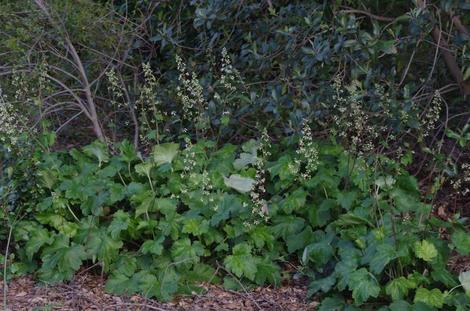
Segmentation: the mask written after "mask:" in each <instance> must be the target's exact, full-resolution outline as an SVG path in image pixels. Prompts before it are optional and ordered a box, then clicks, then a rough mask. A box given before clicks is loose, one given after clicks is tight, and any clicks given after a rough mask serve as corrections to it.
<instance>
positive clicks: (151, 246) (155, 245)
mask: <svg viewBox="0 0 470 311" xmlns="http://www.w3.org/2000/svg"><path fill="white" fill-rule="evenodd" d="M163 241H165V237H164V236H162V237H159V238H158V239H156V240H147V241H145V242H144V243H143V244H142V246H141V247H140V251H141V252H142V254H153V255H157V256H158V255H161V254H162V252H163Z"/></svg>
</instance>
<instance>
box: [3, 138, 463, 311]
mask: <svg viewBox="0 0 470 311" xmlns="http://www.w3.org/2000/svg"><path fill="white" fill-rule="evenodd" d="M305 146H308V149H309V153H308V154H307V153H305V150H306V148H305ZM35 157H36V158H34V161H35V168H36V173H34V174H33V175H30V176H28V179H30V180H34V182H33V183H32V186H31V187H30V188H29V191H31V195H30V198H29V199H28V202H29V206H28V207H26V209H25V210H23V211H15V213H16V214H18V213H20V214H21V217H19V218H18V219H16V221H15V223H14V226H13V227H12V229H13V237H14V240H15V249H14V254H15V255H11V256H10V258H9V260H12V264H11V265H9V273H13V274H22V273H27V272H33V273H35V274H36V275H37V276H38V278H39V279H40V280H42V281H44V282H48V283H49V282H52V283H54V282H61V281H65V280H70V279H72V278H73V276H74V273H75V272H76V271H77V270H78V269H79V268H80V267H81V266H82V265H88V266H90V265H92V264H97V266H98V267H100V268H101V270H102V272H105V273H106V274H107V275H108V280H107V283H106V288H107V290H109V291H110V292H114V293H120V294H133V293H140V294H143V295H145V296H147V297H155V298H158V299H161V300H168V299H171V298H172V297H173V296H174V295H175V294H181V293H186V294H190V293H193V292H195V291H196V292H197V291H198V290H201V289H198V285H199V284H200V282H213V283H221V284H223V285H224V286H225V287H226V288H229V289H239V288H241V287H245V288H249V287H251V286H255V285H263V284H272V285H275V286H276V285H277V286H278V285H280V284H281V283H282V282H285V281H289V280H290V279H291V278H292V277H300V276H306V277H308V280H309V295H310V296H312V297H321V300H322V305H321V308H320V310H343V309H345V310H346V309H347V310H354V309H360V310H365V309H377V308H379V307H381V306H382V307H384V309H382V310H406V309H407V308H408V309H410V310H432V307H435V308H444V309H449V310H455V308H457V309H459V310H465V309H466V306H467V305H468V303H469V299H470V298H469V297H468V296H466V295H465V293H464V292H465V290H462V289H461V288H459V287H460V285H459V284H460V282H462V285H463V288H464V289H469V285H468V282H469V280H468V276H467V275H466V274H461V276H460V282H459V281H458V279H457V276H455V275H453V274H452V273H450V272H449V271H448V269H447V259H448V257H449V256H450V254H451V253H452V252H455V251H457V252H460V253H462V254H468V253H470V235H469V234H468V233H466V232H465V231H464V227H463V226H462V224H461V222H460V220H459V219H457V218H455V219H451V220H448V221H442V220H440V219H438V218H436V217H434V216H431V205H429V204H425V203H422V202H421V199H420V192H419V189H418V186H417V182H416V179H415V178H414V177H412V176H410V175H409V174H408V173H407V172H406V170H404V169H403V168H402V165H401V164H399V163H397V162H395V161H392V160H390V159H387V158H385V157H380V158H377V159H375V160H374V161H373V162H371V161H365V159H363V158H361V157H354V156H352V155H351V154H349V153H348V152H346V151H345V150H344V149H343V148H341V147H340V146H339V145H337V144H334V143H331V142H318V143H317V142H313V141H312V140H311V139H306V138H300V141H297V142H296V141H295V140H292V139H290V140H286V141H285V142H283V143H280V144H275V145H271V144H269V142H268V141H267V140H260V141H254V140H251V141H248V142H247V143H245V144H243V145H242V148H238V147H237V146H235V145H231V144H226V145H223V146H222V147H220V148H219V147H217V145H216V144H215V143H214V142H211V141H205V140H199V141H198V142H197V143H195V144H191V143H190V142H189V141H186V144H185V146H184V147H180V145H179V144H174V143H165V144H160V145H156V146H154V147H153V149H152V152H151V153H150V154H149V156H148V157H145V158H142V156H141V155H139V154H138V153H137V152H136V151H135V149H134V148H133V147H132V145H131V144H130V143H128V142H127V141H124V142H122V143H121V144H119V145H117V146H116V153H115V155H112V154H110V153H109V152H108V149H107V147H106V146H105V145H103V144H102V143H100V142H95V143H93V144H91V145H89V146H86V147H84V148H82V149H72V150H70V151H68V152H41V153H38V154H36V155H35ZM13 174H15V173H13ZM12 214H14V213H13V211H12ZM449 235H450V236H451V241H448V240H446V238H444V237H448V236H449ZM288 267H294V268H295V269H292V268H290V269H287V268H288ZM35 271H36V272H35ZM387 305H389V307H387Z"/></svg>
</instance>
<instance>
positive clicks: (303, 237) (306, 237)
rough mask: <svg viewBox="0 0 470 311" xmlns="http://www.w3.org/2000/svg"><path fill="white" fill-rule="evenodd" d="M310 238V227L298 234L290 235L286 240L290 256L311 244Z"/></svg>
mask: <svg viewBox="0 0 470 311" xmlns="http://www.w3.org/2000/svg"><path fill="white" fill-rule="evenodd" d="M312 238H313V232H312V229H311V228H310V226H308V227H306V228H305V229H304V230H303V231H302V232H300V233H299V234H295V235H291V236H289V237H288V238H287V251H288V252H289V253H290V254H291V253H293V252H295V251H297V250H299V249H303V248H305V246H307V245H308V244H310V243H311V242H312Z"/></svg>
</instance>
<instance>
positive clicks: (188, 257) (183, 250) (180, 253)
mask: <svg viewBox="0 0 470 311" xmlns="http://www.w3.org/2000/svg"><path fill="white" fill-rule="evenodd" d="M204 253H205V250H204V247H203V246H202V244H201V242H199V241H195V242H191V240H190V239H188V238H186V239H179V240H177V241H175V243H174V244H173V246H172V247H171V256H172V257H173V259H174V261H175V262H181V263H184V264H192V263H197V262H199V258H200V257H201V256H203V255H204Z"/></svg>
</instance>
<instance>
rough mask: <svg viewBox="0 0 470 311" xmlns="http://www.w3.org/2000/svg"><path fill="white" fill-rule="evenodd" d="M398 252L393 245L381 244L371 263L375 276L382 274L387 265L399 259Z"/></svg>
mask: <svg viewBox="0 0 470 311" xmlns="http://www.w3.org/2000/svg"><path fill="white" fill-rule="evenodd" d="M397 256H398V255H397V251H396V249H395V247H394V246H393V245H390V244H380V245H379V246H378V247H377V251H376V253H375V255H374V256H373V257H372V260H371V261H370V263H369V265H370V270H371V271H372V272H373V273H375V274H380V273H381V272H382V271H383V269H384V268H385V266H387V264H388V263H389V262H390V261H392V260H394V259H395V258H397Z"/></svg>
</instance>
